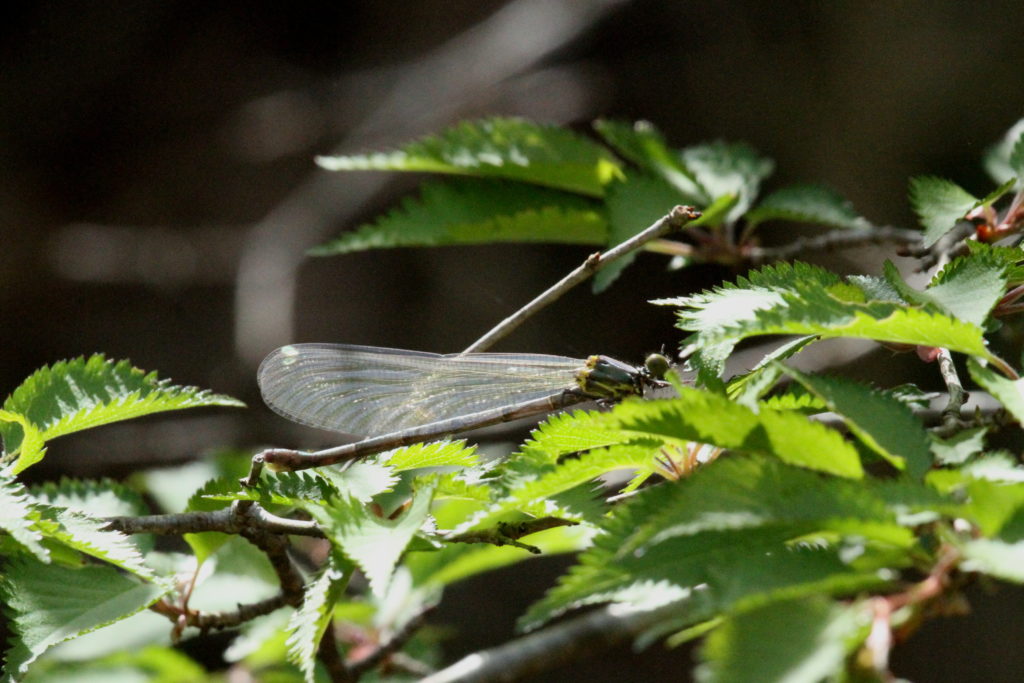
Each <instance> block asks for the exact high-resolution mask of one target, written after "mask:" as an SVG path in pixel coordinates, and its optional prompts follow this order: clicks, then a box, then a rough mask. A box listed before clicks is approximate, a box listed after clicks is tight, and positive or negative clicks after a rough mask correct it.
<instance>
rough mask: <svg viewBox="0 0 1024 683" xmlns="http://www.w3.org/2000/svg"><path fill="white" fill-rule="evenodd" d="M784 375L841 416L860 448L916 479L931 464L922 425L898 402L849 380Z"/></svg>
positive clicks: (882, 393)
mask: <svg viewBox="0 0 1024 683" xmlns="http://www.w3.org/2000/svg"><path fill="white" fill-rule="evenodd" d="M786 372H787V373H788V374H789V375H790V376H791V377H792V378H793V379H795V380H797V381H798V382H800V384H802V385H803V386H804V387H805V388H806V389H807V390H808V391H810V392H811V393H813V394H814V395H815V396H817V397H818V398H820V399H821V400H822V401H823V402H824V404H825V405H826V406H827V407H828V409H829V410H832V411H833V412H835V413H838V414H839V415H840V416H842V418H843V420H844V421H845V422H846V425H847V426H848V427H849V428H850V431H852V432H853V433H854V434H856V435H857V437H858V438H859V439H860V440H861V441H862V442H864V445H866V446H867V447H869V448H870V449H872V450H873V451H875V452H876V453H878V454H879V455H880V456H882V457H883V458H885V459H886V460H888V461H889V463H891V464H892V465H894V466H895V467H897V468H898V469H901V470H904V469H905V470H906V471H907V473H908V474H910V475H911V476H912V477H914V478H916V479H920V478H921V477H923V476H924V475H925V473H926V472H927V471H928V469H929V468H930V467H931V465H932V458H931V449H930V442H929V439H928V433H927V432H926V431H925V429H924V425H922V424H921V421H920V420H918V419H917V417H916V416H915V415H914V413H913V411H912V410H911V409H910V408H909V407H908V406H907V405H906V404H904V403H902V402H901V401H900V400H899V399H897V398H895V397H893V396H890V395H889V394H887V393H885V392H882V391H878V390H875V389H871V388H870V387H866V386H864V385H862V384H858V383H856V382H854V381H852V380H848V379H843V378H840V377H827V376H825V375H808V374H805V373H802V372H798V371H797V370H794V369H793V368H787V369H786Z"/></svg>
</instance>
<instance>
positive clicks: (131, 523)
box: [104, 501, 324, 538]
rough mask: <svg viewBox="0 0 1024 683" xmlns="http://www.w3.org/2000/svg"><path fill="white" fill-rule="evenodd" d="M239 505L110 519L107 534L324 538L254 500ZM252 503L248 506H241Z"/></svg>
mask: <svg viewBox="0 0 1024 683" xmlns="http://www.w3.org/2000/svg"><path fill="white" fill-rule="evenodd" d="M235 502H236V503H237V505H232V506H231V507H227V508H224V509H223V510H214V511H211V512H206V511H201V512H181V513H177V514H168V515H142V516H139V517H108V518H107V519H106V522H107V524H106V526H105V527H104V529H105V530H107V531H120V532H121V533H124V534H161V535H179V536H180V535H181V534H197V533H201V532H203V531H220V532H222V533H225V534H239V533H242V531H243V530H245V529H259V530H262V531H268V532H272V533H279V534H288V535H292V536H313V537H315V538H323V536H324V533H323V531H322V530H321V529H320V527H319V526H318V525H317V524H316V522H309V521H304V520H298V519H288V518H286V517H278V516H277V515H274V514H271V513H269V512H267V511H266V510H264V509H263V508H262V507H261V506H259V505H254V504H252V503H253V502H254V501H235ZM241 503H248V505H241Z"/></svg>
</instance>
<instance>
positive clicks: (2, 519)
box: [0, 479, 50, 562]
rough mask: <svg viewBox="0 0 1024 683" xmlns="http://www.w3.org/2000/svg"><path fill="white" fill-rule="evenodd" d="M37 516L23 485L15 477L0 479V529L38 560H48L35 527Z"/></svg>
mask: <svg viewBox="0 0 1024 683" xmlns="http://www.w3.org/2000/svg"><path fill="white" fill-rule="evenodd" d="M38 518H39V514H38V512H36V511H35V510H34V509H33V505H32V501H31V499H30V498H29V496H28V493H27V492H26V491H25V487H24V486H22V485H21V484H20V483H18V481H17V480H15V479H7V480H4V481H0V529H2V530H3V531H6V532H7V533H9V534H10V535H11V538H13V539H14V540H15V541H17V542H18V543H19V544H21V545H22V546H24V548H25V549H26V550H28V551H29V552H30V553H32V554H33V555H34V556H35V557H36V559H38V560H39V561H40V562H49V561H50V552H49V551H48V550H47V549H46V548H45V547H44V546H43V545H42V540H43V535H42V534H41V533H40V532H39V529H38V528H37V527H36V521H37V520H38Z"/></svg>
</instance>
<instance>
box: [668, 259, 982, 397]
mask: <svg viewBox="0 0 1024 683" xmlns="http://www.w3.org/2000/svg"><path fill="white" fill-rule="evenodd" d="M866 296H867V295H866V292H865V291H864V290H862V289H861V288H860V287H857V286H856V285H854V284H851V283H844V282H842V281H840V280H839V278H838V277H837V276H835V275H833V274H832V273H829V272H828V271H825V270H823V269H821V268H817V267H815V266H809V265H807V264H802V263H799V262H798V263H794V264H776V265H774V266H768V267H765V268H762V269H761V270H758V271H752V272H751V273H749V274H748V276H747V278H738V279H737V283H736V284H728V283H727V284H725V285H723V286H722V287H719V288H716V289H715V290H712V291H705V292H702V293H700V294H696V295H693V296H688V297H677V298H672V299H661V300H656V301H654V302H653V303H656V304H663V305H674V306H681V307H682V310H680V312H679V322H678V323H677V325H678V326H679V327H680V328H682V329H684V330H691V331H695V332H696V334H694V335H692V336H691V337H689V338H688V339H687V340H686V341H685V342H684V344H685V345H686V348H687V349H688V350H693V354H692V355H691V362H693V363H694V364H695V365H698V367H700V368H702V372H703V374H702V375H701V377H700V379H701V380H702V381H705V382H710V381H713V380H714V379H715V377H717V375H718V374H720V373H721V372H722V369H723V368H724V362H725V359H726V358H727V357H728V356H729V354H730V353H732V349H733V348H734V347H735V345H736V344H737V343H738V342H740V341H741V340H743V339H746V338H747V337H752V336H757V335H767V334H797V335H814V336H818V337H820V338H837V337H850V338H859V339H874V340H877V341H883V342H895V343H900V344H910V345H915V346H917V345H920V346H936V347H941V348H946V349H950V350H951V351H958V352H961V353H966V354H969V355H973V356H977V357H979V358H985V359H994V356H992V355H991V354H990V353H989V351H988V349H987V347H986V344H985V339H984V336H983V332H982V329H981V328H980V327H978V326H977V325H974V324H972V323H970V322H967V321H963V320H958V319H956V318H953V317H951V316H949V315H945V314H942V313H939V312H934V311H929V310H923V309H921V308H918V307H915V306H908V305H905V304H900V303H895V302H892V301H878V300H868V299H866Z"/></svg>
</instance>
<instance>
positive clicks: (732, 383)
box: [725, 336, 815, 408]
mask: <svg viewBox="0 0 1024 683" xmlns="http://www.w3.org/2000/svg"><path fill="white" fill-rule="evenodd" d="M814 341H815V338H814V337H808V336H805V337H797V338H796V339H792V340H790V341H788V342H785V343H783V344H780V345H779V346H778V347H777V348H776V349H775V350H774V351H771V352H770V353H767V354H765V355H764V357H763V358H761V360H759V361H758V362H757V365H755V366H754V367H752V368H751V369H750V371H749V372H746V373H744V374H742V375H737V376H735V377H733V378H732V379H731V380H729V384H728V386H727V387H726V390H725V394H726V396H728V397H729V398H731V399H733V400H734V401H736V402H738V403H740V404H742V405H745V406H747V407H748V408H752V407H753V406H754V403H755V402H756V401H757V399H759V398H761V397H762V396H764V394H765V393H766V392H768V391H770V390H771V388H772V387H773V386H774V385H775V382H776V380H777V379H778V376H779V372H780V371H779V369H778V368H777V367H776V364H775V363H773V361H780V360H785V359H787V358H792V357H793V356H795V355H796V354H798V353H800V352H801V351H802V350H803V349H804V347H805V346H807V345H808V344H810V343H812V342H814Z"/></svg>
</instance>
